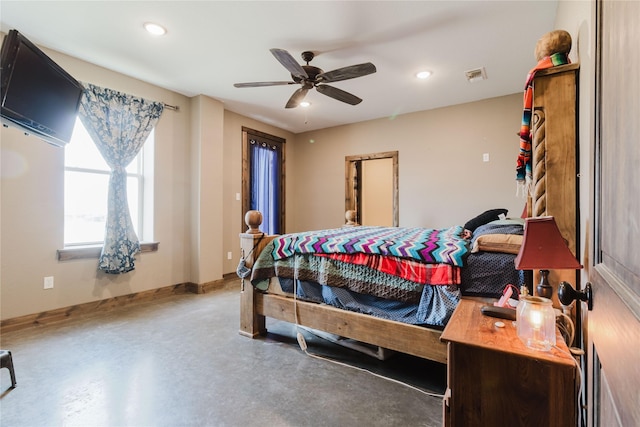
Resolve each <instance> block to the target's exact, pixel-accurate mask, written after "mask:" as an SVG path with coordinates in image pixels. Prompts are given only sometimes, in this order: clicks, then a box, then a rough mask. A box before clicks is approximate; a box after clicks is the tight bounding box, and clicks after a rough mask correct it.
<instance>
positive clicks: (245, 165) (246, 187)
mask: <svg viewBox="0 0 640 427" xmlns="http://www.w3.org/2000/svg"><path fill="white" fill-rule="evenodd" d="M250 139H263V140H266V141H270V142H273V143H275V144H277V145H279V146H280V180H279V181H280V182H279V185H280V233H281V234H282V233H285V227H286V206H287V203H286V161H287V156H286V151H287V150H286V142H287V140H286V139H284V138H280V137H277V136H274V135H269V134H268V133H264V132H260V131H257V130H254V129H251V128H248V127H245V126H242V177H241V179H242V183H241V186H242V220H241V221H240V224H242V227H243V228H242V230H240V232H241V233H243V232H244V231H246V230H245V229H244V215H245V213H246V212H247V211H249V210H250V208H251V206H250V204H251V188H250V185H251V172H250V169H251V159H250V150H249V140H250Z"/></svg>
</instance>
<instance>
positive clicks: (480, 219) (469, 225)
mask: <svg viewBox="0 0 640 427" xmlns="http://www.w3.org/2000/svg"><path fill="white" fill-rule="evenodd" d="M507 212H508V210H507V209H490V210H488V211H484V212H482V213H481V214H480V215H478V216H477V217H475V218H472V219H470V220H469V221H467V222H466V224H465V225H464V228H466V229H467V230H469V231H471V232H473V231H475V229H476V228H478V227H480V226H481V225H485V224H487V223H489V222H491V221H495V220H497V219H502V218H504V217H506V216H507ZM500 215H503V216H502V217H501V216H500Z"/></svg>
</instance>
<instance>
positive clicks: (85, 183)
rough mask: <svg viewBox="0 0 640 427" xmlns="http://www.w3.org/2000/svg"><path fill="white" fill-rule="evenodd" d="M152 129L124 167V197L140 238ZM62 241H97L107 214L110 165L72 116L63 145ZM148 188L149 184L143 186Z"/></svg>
mask: <svg viewBox="0 0 640 427" xmlns="http://www.w3.org/2000/svg"><path fill="white" fill-rule="evenodd" d="M153 140H154V132H153V131H152V132H151V134H150V135H149V138H148V139H147V142H146V143H145V145H144V147H143V148H142V150H140V153H139V154H138V156H137V157H136V158H135V159H134V160H133V161H132V162H131V164H129V166H128V167H127V175H128V178H127V197H128V201H129V211H130V213H131V221H132V222H133V227H134V229H135V231H136V234H137V235H138V238H139V239H140V240H142V238H143V235H144V233H145V231H146V230H145V229H144V224H143V219H144V218H145V215H144V212H143V207H144V204H145V203H144V200H145V185H148V184H145V179H144V172H145V171H144V169H145V168H144V167H143V166H144V165H145V164H148V163H149V159H145V156H147V157H149V155H151V156H152V155H153ZM64 150H65V153H64V244H65V246H74V245H92V244H101V243H102V242H103V241H104V233H105V223H106V217H107V196H108V184H109V174H110V168H109V166H108V165H107V163H106V162H105V161H104V159H103V158H102V155H101V154H100V151H99V150H98V148H97V147H96V145H95V144H94V143H93V141H92V140H91V137H90V136H89V133H88V132H87V130H86V129H85V128H84V126H83V125H82V123H81V122H80V119H77V120H76V124H75V128H74V130H73V136H72V137H71V142H70V143H69V144H67V145H66V146H65V148H64ZM146 191H147V192H149V193H151V191H149V188H148V187H147V188H146Z"/></svg>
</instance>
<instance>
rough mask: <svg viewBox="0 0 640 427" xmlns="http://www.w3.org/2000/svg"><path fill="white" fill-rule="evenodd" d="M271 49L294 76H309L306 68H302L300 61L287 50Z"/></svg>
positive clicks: (304, 77)
mask: <svg viewBox="0 0 640 427" xmlns="http://www.w3.org/2000/svg"><path fill="white" fill-rule="evenodd" d="M269 51H270V52H271V53H272V54H273V56H275V57H276V59H277V60H278V62H280V63H281V64H282V65H283V66H284V68H286V69H287V71H289V72H290V73H291V75H292V76H295V77H300V78H301V79H306V78H308V77H309V76H308V75H307V72H306V71H305V70H304V68H302V65H300V64H298V61H296V60H295V58H294V57H293V56H291V54H290V53H289V52H287V51H286V50H284V49H276V48H274V49H269Z"/></svg>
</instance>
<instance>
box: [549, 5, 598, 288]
mask: <svg viewBox="0 0 640 427" xmlns="http://www.w3.org/2000/svg"><path fill="white" fill-rule="evenodd" d="M555 28H558V29H563V30H566V31H568V32H569V33H571V37H572V39H573V47H572V50H571V53H570V58H571V61H572V62H574V63H579V64H580V74H579V83H578V85H579V88H578V135H579V140H578V145H579V151H580V152H579V165H580V179H579V187H580V188H579V192H580V195H579V209H580V248H579V251H578V252H579V256H578V260H579V261H580V262H581V263H582V265H584V266H585V267H588V265H589V262H588V252H589V246H590V245H589V241H588V240H589V237H588V236H589V235H590V231H589V228H590V227H591V226H592V225H593V224H592V221H593V219H592V212H591V202H592V200H590V197H589V186H590V184H591V180H592V179H593V167H594V166H593V165H594V161H593V151H594V149H593V144H594V129H593V123H594V120H595V119H594V102H595V3H594V2H591V1H561V2H560V3H559V5H558V12H557V14H556V23H555ZM585 273H586V270H584V271H583V274H581V278H582V282H583V283H584V282H586V281H587V279H588V276H587V274H585Z"/></svg>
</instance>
